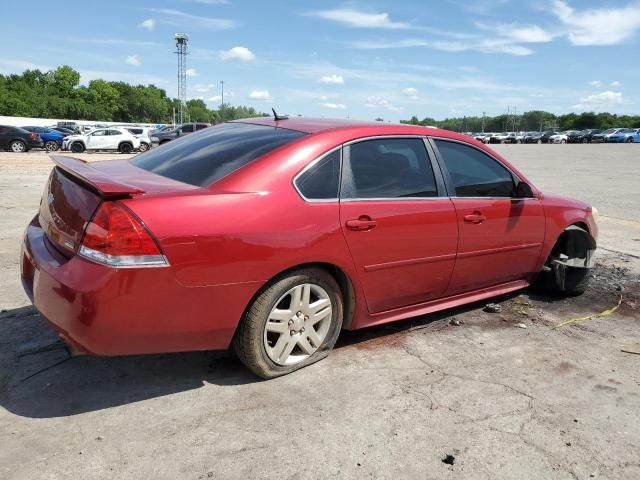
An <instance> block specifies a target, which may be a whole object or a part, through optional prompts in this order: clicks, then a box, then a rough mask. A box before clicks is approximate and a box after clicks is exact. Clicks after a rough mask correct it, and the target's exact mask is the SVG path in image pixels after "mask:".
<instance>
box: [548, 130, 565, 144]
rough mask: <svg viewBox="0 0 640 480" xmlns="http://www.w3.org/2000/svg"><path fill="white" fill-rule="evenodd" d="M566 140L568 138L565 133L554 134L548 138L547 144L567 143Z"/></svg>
mask: <svg viewBox="0 0 640 480" xmlns="http://www.w3.org/2000/svg"><path fill="white" fill-rule="evenodd" d="M568 140H569V137H568V136H567V134H566V132H564V133H556V134H554V135H551V136H550V137H549V143H567V141H568Z"/></svg>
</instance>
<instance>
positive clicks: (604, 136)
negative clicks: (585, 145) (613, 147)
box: [591, 128, 620, 143]
mask: <svg viewBox="0 0 640 480" xmlns="http://www.w3.org/2000/svg"><path fill="white" fill-rule="evenodd" d="M618 130H620V129H619V128H608V129H607V130H604V131H602V132H600V133H596V134H594V135H592V136H591V142H593V143H602V142H607V141H608V140H609V138H608V137H609V135H612V134H614V133H616V132H617V131H618Z"/></svg>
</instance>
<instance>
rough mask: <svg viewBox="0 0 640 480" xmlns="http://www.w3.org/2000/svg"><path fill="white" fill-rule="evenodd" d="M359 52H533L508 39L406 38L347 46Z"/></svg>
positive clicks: (527, 53) (519, 53) (517, 53)
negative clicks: (399, 50)
mask: <svg viewBox="0 0 640 480" xmlns="http://www.w3.org/2000/svg"><path fill="white" fill-rule="evenodd" d="M349 45H350V46H351V47H352V48H357V49H361V50H377V49H391V48H411V47H428V48H433V49H435V50H442V51H444V52H464V51H476V52H481V53H506V54H509V55H530V54H532V53H533V52H532V51H531V50H530V49H528V48H526V47H523V46H522V45H517V44H514V42H513V40H511V39H508V38H480V37H478V38H474V39H467V40H465V39H461V40H432V41H426V40H420V39H415V38H408V39H404V40H360V41H355V42H351V43H350V44H349Z"/></svg>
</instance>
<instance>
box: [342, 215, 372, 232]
mask: <svg viewBox="0 0 640 480" xmlns="http://www.w3.org/2000/svg"><path fill="white" fill-rule="evenodd" d="M377 224H378V223H377V222H376V221H375V220H372V219H371V217H369V216H367V215H361V216H360V218H358V219H357V220H347V222H346V223H345V225H346V226H347V228H348V229H349V230H356V231H363V230H364V231H366V230H371V229H372V228H374V227H375V226H376V225H377Z"/></svg>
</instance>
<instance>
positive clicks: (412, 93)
mask: <svg viewBox="0 0 640 480" xmlns="http://www.w3.org/2000/svg"><path fill="white" fill-rule="evenodd" d="M401 93H402V95H404V96H405V97H408V98H409V99H411V100H417V99H418V90H417V89H415V88H413V87H408V88H403V89H402V92H401Z"/></svg>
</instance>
